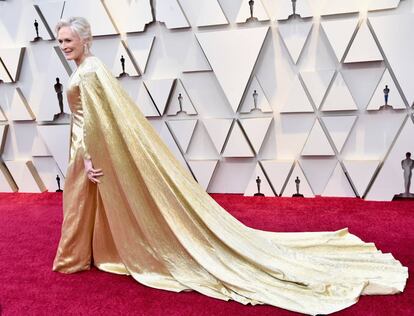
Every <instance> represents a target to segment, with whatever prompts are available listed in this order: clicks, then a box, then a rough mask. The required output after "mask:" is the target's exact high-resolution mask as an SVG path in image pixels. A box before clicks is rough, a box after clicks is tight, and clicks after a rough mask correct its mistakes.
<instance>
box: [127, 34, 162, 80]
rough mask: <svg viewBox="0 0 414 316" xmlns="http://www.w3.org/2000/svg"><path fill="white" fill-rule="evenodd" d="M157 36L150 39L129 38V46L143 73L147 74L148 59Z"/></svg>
mask: <svg viewBox="0 0 414 316" xmlns="http://www.w3.org/2000/svg"><path fill="white" fill-rule="evenodd" d="M154 40H155V36H149V37H141V36H140V37H128V40H127V45H128V49H129V51H130V52H131V54H132V56H133V57H134V59H135V60H136V62H137V63H138V67H139V69H140V72H141V73H145V70H146V68H147V63H148V59H149V56H150V53H151V49H152V45H153V44H154Z"/></svg>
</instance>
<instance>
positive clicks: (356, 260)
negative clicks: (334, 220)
mask: <svg viewBox="0 0 414 316" xmlns="http://www.w3.org/2000/svg"><path fill="white" fill-rule="evenodd" d="M67 94H68V101H69V104H70V108H71V111H72V115H73V116H72V136H71V137H72V142H71V156H70V164H69V167H68V171H67V177H66V182H65V190H64V196H63V208H64V221H63V224H62V237H61V240H60V243H59V246H58V250H57V254H56V258H55V260H54V264H53V270H55V271H59V272H64V273H72V272H76V271H81V270H86V269H89V268H90V265H91V263H93V264H94V265H95V266H96V267H97V268H99V269H101V270H104V271H107V272H112V273H118V274H128V275H131V276H132V277H133V278H134V279H135V280H137V281H138V282H140V283H142V284H144V285H147V286H150V287H154V288H159V289H165V290H171V291H177V292H179V291H183V290H195V291H198V292H200V293H203V294H205V295H208V296H211V297H215V298H219V299H223V300H229V299H232V300H235V301H238V302H241V303H243V304H247V303H251V304H271V305H274V306H278V307H281V308H285V309H288V310H292V311H297V312H300V313H305V314H328V313H332V312H335V311H338V310H341V309H343V308H346V307H348V306H350V305H352V304H354V303H355V302H356V301H357V300H358V297H359V296H360V295H361V294H394V293H398V292H401V291H403V289H404V287H405V283H406V279H407V277H408V271H407V268H406V267H403V266H402V265H401V263H400V262H399V261H397V260H395V259H394V258H393V256H392V255H391V254H383V253H382V252H381V251H379V250H377V249H376V247H375V245H374V244H373V243H364V242H363V241H361V240H360V239H359V238H358V237H356V236H354V235H352V234H350V233H349V232H348V231H347V229H343V230H340V231H336V232H316V233H273V232H265V231H260V230H256V229H252V228H249V227H247V226H245V225H243V224H242V223H240V222H239V221H238V220H236V219H235V218H234V217H232V216H231V215H230V214H229V213H227V212H226V211H225V210H224V209H223V208H222V207H220V206H219V205H218V204H217V203H216V202H215V201H214V200H213V199H212V198H211V197H210V196H209V195H208V194H207V193H206V192H205V191H204V190H203V188H201V186H199V185H198V184H197V183H196V182H195V180H194V179H193V178H192V176H191V175H190V174H189V173H188V172H187V170H185V169H184V168H183V167H182V166H181V165H180V163H179V162H178V161H177V160H176V159H175V157H174V156H173V155H172V154H171V152H170V151H169V149H168V148H167V147H166V145H165V144H164V143H163V141H162V140H161V139H160V137H159V136H158V134H157V133H156V131H155V130H154V129H153V127H152V126H151V124H150V123H149V122H148V121H147V120H146V118H145V117H144V116H143V114H142V113H141V112H140V111H139V109H138V107H137V106H136V105H135V104H134V102H133V101H132V100H131V99H130V98H129V96H128V95H127V94H126V92H125V91H124V90H123V89H122V88H121V86H120V85H119V83H118V82H117V80H116V79H115V78H114V77H113V76H112V75H111V74H110V72H109V71H108V70H107V69H106V68H105V66H104V65H103V64H102V63H101V62H100V61H99V59H97V58H96V57H93V56H91V57H88V58H86V59H85V61H84V62H83V63H82V64H81V65H80V66H79V67H78V69H77V70H76V72H74V74H73V75H72V77H71V79H70V83H69V87H68V92H67ZM89 155H90V157H92V161H93V164H94V166H95V167H96V168H102V169H103V172H104V176H103V177H102V178H100V180H101V183H100V184H98V185H95V184H93V183H92V182H90V181H89V180H88V178H87V177H86V174H85V172H84V165H83V159H84V157H88V156H89Z"/></svg>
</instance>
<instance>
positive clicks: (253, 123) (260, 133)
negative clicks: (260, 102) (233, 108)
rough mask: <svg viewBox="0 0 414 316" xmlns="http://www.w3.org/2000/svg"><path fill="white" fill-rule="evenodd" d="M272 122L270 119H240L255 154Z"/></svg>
mask: <svg viewBox="0 0 414 316" xmlns="http://www.w3.org/2000/svg"><path fill="white" fill-rule="evenodd" d="M272 120H273V118H272V117H266V118H248V119H240V122H241V125H242V126H243V129H244V131H245V132H246V135H247V137H248V138H249V140H250V143H251V144H252V146H253V148H254V150H255V152H256V153H258V152H259V151H260V148H261V147H262V144H263V140H264V139H265V136H266V134H267V131H268V130H269V126H270V123H271V122H272Z"/></svg>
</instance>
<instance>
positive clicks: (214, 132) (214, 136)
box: [203, 119, 233, 154]
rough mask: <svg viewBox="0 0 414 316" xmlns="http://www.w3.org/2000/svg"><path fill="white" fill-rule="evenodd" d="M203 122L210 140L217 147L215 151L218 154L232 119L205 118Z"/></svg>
mask: <svg viewBox="0 0 414 316" xmlns="http://www.w3.org/2000/svg"><path fill="white" fill-rule="evenodd" d="M203 122H204V126H205V127H206V129H207V132H208V134H209V136H210V138H211V140H212V141H213V144H214V146H215V147H216V149H217V152H218V153H219V154H220V153H221V151H222V149H223V145H224V142H225V141H226V139H227V135H228V133H229V130H230V127H231V123H232V122H233V120H232V119H205V120H204V121H203Z"/></svg>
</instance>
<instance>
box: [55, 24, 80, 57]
mask: <svg viewBox="0 0 414 316" xmlns="http://www.w3.org/2000/svg"><path fill="white" fill-rule="evenodd" d="M57 39H58V42H59V47H60V49H61V50H62V51H63V53H64V54H65V57H66V59H67V60H74V61H75V62H76V61H80V60H82V59H83V55H84V54H85V42H84V41H83V40H82V39H81V38H80V37H79V35H78V34H77V33H76V32H74V31H72V29H71V28H70V27H69V26H64V27H62V28H61V29H60V30H59V32H58V36H57Z"/></svg>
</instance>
